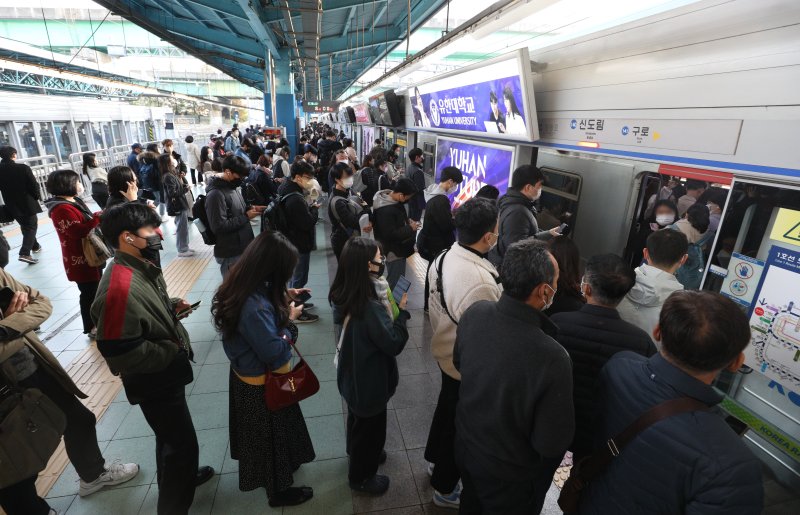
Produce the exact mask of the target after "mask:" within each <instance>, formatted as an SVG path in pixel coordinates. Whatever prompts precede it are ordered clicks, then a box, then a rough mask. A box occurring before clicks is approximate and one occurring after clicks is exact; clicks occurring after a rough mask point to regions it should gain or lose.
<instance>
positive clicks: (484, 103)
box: [406, 48, 539, 142]
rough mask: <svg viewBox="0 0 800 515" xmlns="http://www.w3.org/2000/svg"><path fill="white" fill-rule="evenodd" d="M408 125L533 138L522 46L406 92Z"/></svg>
mask: <svg viewBox="0 0 800 515" xmlns="http://www.w3.org/2000/svg"><path fill="white" fill-rule="evenodd" d="M406 113H407V114H406V125H407V126H408V128H409V129H411V130H414V129H417V130H429V131H433V132H443V133H458V134H465V135H476V134H481V135H482V137H484V138H489V139H498V140H511V141H525V142H532V141H534V140H536V139H538V137H539V128H538V127H539V126H538V123H537V119H536V104H535V101H534V98H533V86H532V83H531V64H530V57H529V55H528V50H527V49H526V48H524V49H520V50H517V51H515V52H512V53H510V54H507V55H505V56H501V57H497V58H495V59H490V60H488V61H483V62H481V63H478V64H475V65H472V66H467V67H465V68H463V69H460V70H458V71H456V72H451V73H448V74H445V75H444V76H441V75H440V76H437V78H435V79H432V80H429V81H426V82H422V83H420V84H417V85H416V86H413V87H411V88H410V89H409V90H408V102H407V104H406Z"/></svg>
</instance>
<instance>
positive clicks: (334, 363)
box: [333, 315, 350, 370]
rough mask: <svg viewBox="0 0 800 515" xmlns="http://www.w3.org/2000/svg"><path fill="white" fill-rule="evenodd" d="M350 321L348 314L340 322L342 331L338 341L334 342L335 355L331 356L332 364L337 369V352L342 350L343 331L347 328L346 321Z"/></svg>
mask: <svg viewBox="0 0 800 515" xmlns="http://www.w3.org/2000/svg"><path fill="white" fill-rule="evenodd" d="M349 321H350V315H347V316H346V317H344V322H343V323H342V332H341V333H339V343H337V344H336V355H335V356H333V366H334V367H336V369H337V370H338V369H339V354H340V353H341V352H342V342H344V331H345V329H347V323H348V322H349Z"/></svg>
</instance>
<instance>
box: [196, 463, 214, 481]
mask: <svg viewBox="0 0 800 515" xmlns="http://www.w3.org/2000/svg"><path fill="white" fill-rule="evenodd" d="M212 477H214V468H213V467H209V466H208V465H203V466H202V467H200V468H198V469H197V476H196V478H195V480H194V486H200V485H202V484H203V483H206V482H207V481H208V480H209V479H211V478H212Z"/></svg>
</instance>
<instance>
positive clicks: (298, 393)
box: [264, 337, 319, 411]
mask: <svg viewBox="0 0 800 515" xmlns="http://www.w3.org/2000/svg"><path fill="white" fill-rule="evenodd" d="M284 338H285V339H286V340H287V341H288V342H289V345H291V346H292V349H293V350H294V351H295V352H296V353H297V357H298V358H300V360H299V361H298V362H297V364H296V365H295V366H294V368H292V370H290V371H289V372H287V373H285V374H276V373H273V372H272V371H271V370H267V374H266V375H267V378H266V381H265V383H264V400H265V401H266V403H267V409H268V410H270V411H278V410H280V409H283V408H287V407H289V406H291V405H293V404H297V403H298V402H300V401H302V400H303V399H307V398H309V397H311V396H312V395H314V394H315V393H317V392H318V391H319V380H318V379H317V376H316V375H314V372H313V371H312V370H311V367H309V366H308V363H306V360H305V359H303V355H302V354H300V351H299V350H297V347H295V345H294V341H293V339H291V338H288V337H284ZM295 338H296V337H295Z"/></svg>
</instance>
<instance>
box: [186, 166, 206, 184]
mask: <svg viewBox="0 0 800 515" xmlns="http://www.w3.org/2000/svg"><path fill="white" fill-rule="evenodd" d="M189 174H190V175H191V176H192V184H197V179H195V175H194V174H195V169H194V168H189ZM197 176H198V177H200V180H201V181H202V180H203V175H202V174H201V173H200V172H199V171H198V173H197Z"/></svg>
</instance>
